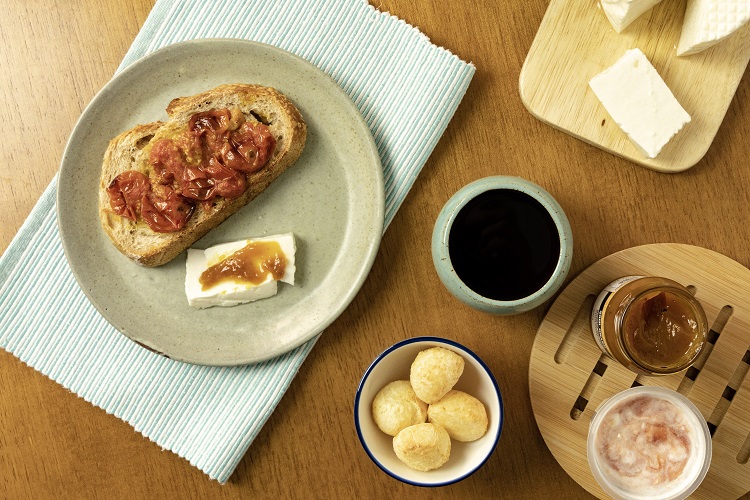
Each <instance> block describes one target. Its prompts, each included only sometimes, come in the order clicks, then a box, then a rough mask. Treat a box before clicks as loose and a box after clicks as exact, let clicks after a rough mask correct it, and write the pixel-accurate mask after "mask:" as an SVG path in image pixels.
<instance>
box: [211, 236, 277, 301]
mask: <svg viewBox="0 0 750 500" xmlns="http://www.w3.org/2000/svg"><path fill="white" fill-rule="evenodd" d="M285 270H286V256H285V254H284V252H283V251H282V250H281V246H280V245H279V243H278V242H276V241H252V242H250V243H248V244H247V245H245V246H244V247H243V248H241V249H239V250H237V251H236V252H234V253H232V254H230V255H229V256H228V257H227V258H226V259H223V260H221V261H219V262H217V263H216V264H214V265H212V266H210V267H209V268H208V269H206V270H205V271H203V273H202V274H201V275H200V278H199V279H198V281H199V282H200V284H201V286H202V289H203V290H204V291H205V290H208V289H210V288H211V287H214V286H216V285H217V284H219V283H222V282H224V281H235V282H241V283H249V284H252V285H259V284H261V283H263V282H264V281H266V279H268V276H269V275H270V276H271V277H272V278H273V279H274V280H276V281H278V280H280V279H281V278H283V277H284V272H285Z"/></svg>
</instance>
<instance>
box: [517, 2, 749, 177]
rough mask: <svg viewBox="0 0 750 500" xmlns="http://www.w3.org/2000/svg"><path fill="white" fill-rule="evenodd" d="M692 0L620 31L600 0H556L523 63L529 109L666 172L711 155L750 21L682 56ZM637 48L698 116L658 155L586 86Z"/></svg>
mask: <svg viewBox="0 0 750 500" xmlns="http://www.w3.org/2000/svg"><path fill="white" fill-rule="evenodd" d="M685 4H686V0H664V1H662V2H661V3H660V4H658V5H656V6H655V7H654V8H653V9H651V10H650V11H648V12H646V13H645V14H643V15H642V16H641V17H640V18H638V19H637V20H636V21H635V22H634V23H633V24H631V25H630V26H628V27H627V28H626V29H625V30H624V31H623V32H622V33H617V32H616V31H615V30H614V29H613V28H612V25H611V24H610V23H609V20H608V19H607V17H606V16H605V14H604V12H603V11H602V9H601V7H600V5H599V2H598V1H597V0H551V1H550V4H549V7H548V8H547V12H546V14H545V16H544V18H543V19H542V23H541V25H540V26H539V31H538V32H537V34H536V37H535V38H534V42H533V43H532V45H531V49H530V50H529V53H528V55H527V57H526V61H525V62H524V65H523V68H522V70H521V75H520V81H519V87H520V92H521V99H522V100H523V103H524V105H525V106H526V108H527V109H528V110H529V111H530V112H531V113H532V114H533V115H534V116H536V117H537V118H539V119H540V120H542V121H543V122H546V123H548V124H550V125H552V126H553V127H556V128H559V129H561V130H563V131H565V132H567V133H569V134H572V135H573V136H575V137H578V138H579V139H582V140H584V141H586V142H588V143H591V144H593V145H595V146H598V147H600V148H602V149H604V150H606V151H609V152H611V153H613V154H616V155H619V156H622V157H624V158H626V159H628V160H631V161H633V162H635V163H637V164H639V165H643V166H644V167H648V168H651V169H654V170H658V171H662V172H680V171H683V170H686V169H688V168H690V167H692V166H693V165H695V164H696V163H697V162H698V161H699V160H700V159H701V158H703V156H704V155H705V154H706V151H707V150H708V147H709V146H710V145H711V142H712V141H713V140H714V137H715V136H716V133H717V131H718V129H719V125H721V122H722V120H723V119H724V115H725V114H726V111H727V108H728V107H729V103H730V102H731V100H732V97H733V96H734V93H735V91H736V90H737V86H738V85H739V82H740V79H741V78H742V75H743V73H744V72H745V68H746V67H747V64H748V60H749V59H750V23H748V24H747V25H745V26H744V27H743V28H741V29H740V30H739V31H737V32H735V33H734V34H733V35H732V36H731V37H729V38H726V39H725V40H723V41H721V42H720V43H718V44H716V45H714V46H713V47H711V48H709V49H707V50H705V51H703V52H701V53H699V54H695V55H692V56H687V57H677V55H676V52H675V47H676V46H677V42H678V40H679V38H680V30H681V28H682V20H683V16H684V12H685ZM632 48H639V49H641V51H643V53H644V54H645V55H646V57H648V59H649V60H650V61H651V64H653V65H654V67H655V68H656V71H657V72H658V73H659V75H661V77H662V78H663V79H664V81H665V82H666V84H667V85H668V86H669V88H670V89H671V90H672V92H673V93H674V95H675V97H676V98H677V100H678V101H679V102H680V104H682V106H683V108H685V110H686V111H687V112H688V113H689V114H690V116H691V118H692V120H691V122H690V123H688V124H687V125H686V126H685V127H684V128H683V129H682V130H681V131H680V132H679V133H678V134H677V135H676V136H675V137H674V138H672V140H671V141H670V142H669V143H668V144H667V145H666V146H665V147H664V149H662V151H661V153H660V154H659V156H658V157H657V158H655V159H648V158H645V157H644V156H643V155H642V154H641V153H640V152H639V151H638V150H637V149H636V148H635V146H634V145H633V144H632V143H631V142H630V140H629V139H628V138H627V136H626V135H625V133H624V132H622V130H620V128H619V127H618V126H617V124H616V123H615V122H614V121H613V120H612V119H611V118H610V117H609V115H608V114H607V112H606V111H605V110H604V108H603V106H602V105H601V103H600V102H599V100H598V99H597V98H596V96H595V95H594V93H593V92H592V91H591V89H590V88H589V86H588V82H589V80H591V78H592V77H593V76H595V75H596V74H598V73H600V72H601V71H603V70H604V69H606V68H608V67H609V66H611V65H612V64H614V63H615V61H616V60H617V59H619V58H620V57H621V56H622V55H623V54H624V53H625V51H626V50H627V49H632Z"/></svg>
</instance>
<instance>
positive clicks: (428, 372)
mask: <svg viewBox="0 0 750 500" xmlns="http://www.w3.org/2000/svg"><path fill="white" fill-rule="evenodd" d="M463 372H464V358H462V357H461V356H460V355H459V354H456V353H455V352H453V351H451V350H449V349H445V348H444V347H431V348H429V349H426V350H424V351H421V352H420V353H419V354H417V357H416V358H415V359H414V362H413V363H412V364H411V373H410V375H409V380H410V382H411V386H412V387H413V388H414V392H416V393H417V397H418V398H419V399H421V400H422V401H424V402H425V403H427V404H432V403H437V402H438V401H439V400H440V398H442V397H443V396H444V395H445V394H446V393H447V392H448V391H450V390H451V389H453V386H454V385H456V382H458V379H459V377H461V374H462V373H463Z"/></svg>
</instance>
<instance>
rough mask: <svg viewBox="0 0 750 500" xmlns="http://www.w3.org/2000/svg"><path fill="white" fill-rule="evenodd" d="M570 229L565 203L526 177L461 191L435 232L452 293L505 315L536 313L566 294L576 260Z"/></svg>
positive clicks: (435, 248) (436, 252)
mask: <svg viewBox="0 0 750 500" xmlns="http://www.w3.org/2000/svg"><path fill="white" fill-rule="evenodd" d="M572 247H573V241H572V234H571V230H570V224H569V222H568V220H567V217H566V216H565V213H564V212H563V210H562V208H561V207H560V205H559V204H558V203H557V201H556V200H555V199H554V198H553V197H552V196H551V195H550V194H549V193H548V192H547V191H545V190H544V189H542V188H541V187H540V186H538V185H536V184H534V183H532V182H529V181H526V180H524V179H520V178H518V177H508V176H495V177H487V178H484V179H480V180H478V181H475V182H473V183H471V184H469V185H467V186H465V187H464V188H462V189H461V190H459V191H458V192H457V193H456V194H455V195H454V196H453V197H451V199H450V200H448V202H447V203H446V205H445V206H444V207H443V209H442V211H441V212H440V215H439V216H438V219H437V222H436V224H435V229H434V231H433V238H432V256H433V261H434V263H435V267H436V269H437V271H438V275H439V276H440V279H441V280H442V282H443V283H444V284H445V285H446V287H447V288H448V290H449V291H450V292H451V293H452V294H453V295H454V296H456V297H457V298H459V299H460V300H462V301H463V302H465V303H467V304H469V305H471V306H472V307H475V308H477V309H480V310H484V311H488V312H493V313H497V314H514V313H519V312H523V311H527V310H529V309H532V308H534V307H536V306H538V305H539V304H541V303H542V302H544V301H546V300H547V299H549V298H550V297H551V296H552V295H553V294H554V293H555V292H556V291H557V289H558V288H559V287H560V285H561V284H562V282H563V281H564V278H565V276H566V275H567V272H568V270H569V268H570V261H571V259H572Z"/></svg>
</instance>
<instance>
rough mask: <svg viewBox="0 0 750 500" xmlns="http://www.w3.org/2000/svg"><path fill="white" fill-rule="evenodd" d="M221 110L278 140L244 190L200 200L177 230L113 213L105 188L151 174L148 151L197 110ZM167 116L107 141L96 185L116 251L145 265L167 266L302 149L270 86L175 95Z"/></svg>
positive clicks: (291, 111) (294, 113)
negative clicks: (132, 173) (124, 176)
mask: <svg viewBox="0 0 750 500" xmlns="http://www.w3.org/2000/svg"><path fill="white" fill-rule="evenodd" d="M222 108H230V109H234V108H239V109H240V110H241V111H242V112H243V114H244V115H245V118H246V119H247V120H252V121H255V120H258V121H261V122H263V123H265V124H266V125H267V126H268V127H269V129H270V131H271V134H272V135H273V136H274V138H275V139H276V146H275V148H274V150H273V153H272V155H271V157H270V158H269V160H268V162H267V163H266V164H265V166H263V168H261V169H260V170H258V171H256V172H253V173H248V174H243V175H246V179H247V189H246V191H245V192H244V194H243V195H241V196H239V197H237V198H222V197H217V198H215V199H214V202H213V204H212V205H211V206H208V204H202V203H198V204H196V207H195V210H194V212H193V214H192V216H191V218H190V219H189V220H188V222H187V223H186V225H185V227H184V228H182V229H181V230H179V231H176V232H169V233H159V232H155V231H153V230H152V229H151V228H150V227H149V226H148V225H147V224H146V223H145V222H144V221H142V220H140V219H139V220H137V221H135V222H133V221H131V220H129V219H127V218H125V217H121V216H119V215H117V214H115V213H114V211H113V210H112V208H111V206H110V199H109V195H108V193H107V187H108V186H109V185H110V183H111V182H112V181H113V179H114V178H115V177H117V176H118V175H119V174H120V173H122V172H125V171H127V170H137V171H139V172H142V173H144V174H146V175H149V176H153V175H154V174H153V169H152V167H151V165H150V164H149V154H150V152H151V148H152V147H153V145H154V144H155V143H156V142H157V141H158V140H160V139H162V138H173V137H175V135H176V134H178V133H180V132H181V131H183V130H186V129H187V127H188V123H189V120H190V118H191V117H192V116H193V115H194V114H195V113H200V112H204V111H210V110H213V109H222ZM167 115H168V116H169V119H168V120H167V121H166V122H154V123H149V124H145V125H138V126H136V127H133V128H132V129H130V130H127V131H125V132H123V133H122V134H120V135H119V136H117V137H115V138H114V139H112V140H111V141H110V144H109V147H108V148H107V150H106V152H105V153H104V160H103V163H102V173H101V179H100V184H99V218H100V220H101V224H102V227H103V228H104V231H105V232H106V233H107V235H108V236H109V238H110V239H111V240H112V243H114V245H115V246H116V247H117V249H118V250H120V252H122V253H123V254H124V255H126V256H127V257H129V258H130V259H132V260H133V261H135V262H137V263H138V264H141V265H143V266H146V267H155V266H160V265H162V264H166V263H167V262H169V261H170V260H172V259H174V258H175V257H177V256H178V255H179V254H180V253H182V252H183V251H184V250H186V249H187V248H188V247H190V246H191V245H192V244H193V243H194V242H195V241H197V240H198V239H200V238H201V237H202V236H203V235H205V234H206V233H207V232H208V231H210V230H211V229H213V228H214V227H216V226H218V225H219V224H221V223H222V222H223V221H224V220H226V219H227V217H229V216H230V215H232V214H233V213H235V212H236V211H237V210H239V209H240V208H242V207H244V206H245V205H247V204H248V203H249V202H250V201H251V200H252V199H253V198H255V197H256V196H258V195H259V194H260V193H261V192H263V191H264V190H265V189H266V188H267V187H268V186H269V185H270V184H271V182H273V181H274V180H275V179H276V178H277V177H278V176H279V175H280V174H281V173H282V172H284V171H285V170H286V169H287V168H289V167H290V166H291V165H292V164H293V163H294V162H295V161H296V160H297V158H298V157H299V155H300V154H301V153H302V149H303V148H304V146H305V140H306V136H307V127H306V125H305V122H304V120H303V119H302V116H301V115H300V113H299V111H298V110H297V108H296V107H295V106H294V104H293V103H292V102H291V101H290V100H289V99H288V98H287V97H286V96H285V95H283V94H282V93H280V92H278V91H277V90H275V89H272V88H269V87H262V86H259V85H247V84H229V85H222V86H219V87H217V88H215V89H212V90H209V91H206V92H202V93H200V94H197V95H194V96H190V97H180V98H177V99H174V100H173V101H172V102H170V103H169V106H168V107H167Z"/></svg>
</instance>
